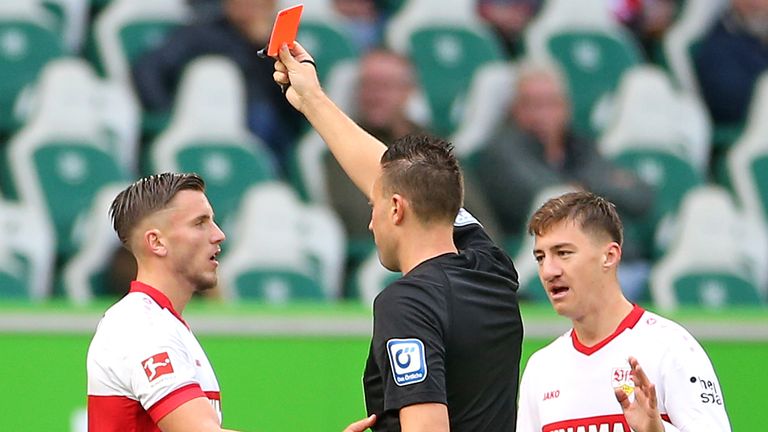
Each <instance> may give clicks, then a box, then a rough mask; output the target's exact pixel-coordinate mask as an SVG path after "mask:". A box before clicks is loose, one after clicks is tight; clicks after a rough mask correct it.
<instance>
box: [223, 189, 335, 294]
mask: <svg viewBox="0 0 768 432" xmlns="http://www.w3.org/2000/svg"><path fill="white" fill-rule="evenodd" d="M233 232H237V236H233V237H231V238H230V239H229V240H228V241H229V242H231V247H230V251H229V253H228V254H227V255H226V256H224V257H223V258H222V259H221V284H220V287H221V289H222V294H223V296H224V297H225V298H227V299H230V300H235V299H245V298H250V299H257V300H261V301H265V302H269V303H285V302H288V301H322V300H335V299H337V298H338V296H339V294H340V292H341V281H342V278H343V276H342V274H343V262H344V248H345V245H344V243H345V237H344V231H343V229H342V227H341V223H340V222H339V221H338V219H337V218H336V217H335V216H334V215H333V214H332V213H331V212H330V211H329V210H328V209H327V208H325V207H322V206H317V205H307V204H302V203H301V202H300V201H299V199H298V196H297V195H296V193H295V192H294V191H293V189H291V188H290V186H288V185H286V184H283V183H281V182H269V183H262V184H259V185H256V186H253V187H252V188H250V189H249V190H248V191H247V192H246V195H245V197H244V198H243V201H242V205H241V208H240V211H239V213H238V216H237V220H236V221H235V225H234V230H233Z"/></svg>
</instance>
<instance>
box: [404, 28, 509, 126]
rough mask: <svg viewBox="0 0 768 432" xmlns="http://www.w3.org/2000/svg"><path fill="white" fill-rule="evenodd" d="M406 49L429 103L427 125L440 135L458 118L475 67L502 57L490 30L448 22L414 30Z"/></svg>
mask: <svg viewBox="0 0 768 432" xmlns="http://www.w3.org/2000/svg"><path fill="white" fill-rule="evenodd" d="M409 52H410V57H411V59H412V61H413V63H414V66H415V68H416V72H417V75H418V77H419V82H420V83H421V86H422V88H423V90H424V93H425V95H426V98H427V102H428V104H429V107H430V111H431V118H432V122H431V129H432V130H433V131H434V132H435V133H437V134H439V135H444V136H446V135H450V134H451V133H453V132H454V131H455V129H456V126H457V124H458V123H459V122H460V119H461V115H462V113H463V109H462V107H463V103H464V100H465V98H466V92H467V89H468V87H469V83H470V82H471V78H472V77H473V76H474V73H475V71H476V70H477V68H478V67H479V66H481V65H483V64H486V63H490V62H494V61H499V60H501V59H502V55H501V47H500V46H499V44H498V42H497V41H496V39H494V37H493V36H492V35H491V34H490V33H486V32H481V31H478V30H476V29H472V28H469V27H466V28H461V27H457V26H451V25H429V26H426V25H425V26H423V27H420V28H418V29H416V30H414V32H413V33H412V34H411V44H410V50H409Z"/></svg>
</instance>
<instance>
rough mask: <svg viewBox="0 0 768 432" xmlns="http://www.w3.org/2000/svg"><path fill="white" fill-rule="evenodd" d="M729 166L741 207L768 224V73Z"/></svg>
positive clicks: (754, 98)
mask: <svg viewBox="0 0 768 432" xmlns="http://www.w3.org/2000/svg"><path fill="white" fill-rule="evenodd" d="M727 163H728V175H729V178H730V182H731V185H732V186H733V188H734V190H735V192H736V197H737V198H738V200H739V202H740V203H741V205H742V206H743V207H744V209H745V210H746V211H747V212H749V213H750V214H753V215H757V216H758V217H760V218H761V220H762V221H763V222H764V223H766V224H768V72H767V73H764V74H763V75H762V76H761V77H760V79H759V80H758V82H757V85H756V86H755V92H754V96H753V98H752V103H751V105H750V112H749V115H748V119H747V127H746V129H745V131H744V134H743V135H742V136H741V138H739V140H738V141H737V142H736V144H735V145H734V147H733V148H732V149H731V150H730V151H729V152H728V162H727Z"/></svg>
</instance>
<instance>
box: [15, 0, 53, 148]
mask: <svg viewBox="0 0 768 432" xmlns="http://www.w3.org/2000/svg"><path fill="white" fill-rule="evenodd" d="M62 54H63V48H62V43H61V39H60V38H59V36H58V34H57V33H56V30H55V21H54V18H53V17H52V16H51V15H50V13H48V12H47V11H46V10H45V9H44V8H42V7H41V6H40V5H39V4H37V3H36V2H32V1H10V2H9V1H2V2H0V133H1V134H7V133H9V132H11V131H13V130H15V129H17V128H18V127H19V126H20V123H21V122H20V121H19V119H18V118H17V116H16V114H15V112H14V108H15V107H16V103H17V98H18V97H19V96H20V94H21V93H22V90H24V88H25V87H26V86H28V85H29V84H32V83H34V82H35V80H36V79H37V77H38V74H39V73H40V71H41V70H42V69H43V67H44V66H45V65H46V64H47V63H48V62H49V61H51V60H52V59H54V58H57V57H60V56H61V55H62Z"/></svg>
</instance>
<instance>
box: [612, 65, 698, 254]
mask: <svg viewBox="0 0 768 432" xmlns="http://www.w3.org/2000/svg"><path fill="white" fill-rule="evenodd" d="M709 139H710V125H709V120H708V117H707V114H706V109H705V108H704V107H703V106H702V104H701V103H700V102H699V99H698V98H695V97H694V96H693V95H691V94H689V93H686V92H682V91H676V90H675V89H674V88H673V86H672V83H671V81H670V79H669V78H668V77H667V75H666V74H665V73H664V72H663V71H662V70H661V69H658V68H655V67H652V66H639V67H635V68H632V69H630V70H629V71H627V73H626V74H625V76H624V78H623V79H622V81H621V85H620V88H619V90H618V92H617V96H616V111H615V118H614V119H613V121H612V122H611V124H610V125H609V126H608V127H607V129H606V131H605V132H604V134H603V135H602V136H601V138H600V142H599V149H600V151H601V153H603V154H604V155H606V156H607V157H609V158H610V159H612V160H613V161H615V162H616V163H617V164H619V165H621V166H623V167H625V168H628V169H630V170H632V171H634V172H635V173H636V174H637V175H638V176H639V177H640V178H642V179H643V180H644V181H645V182H647V183H648V184H649V185H651V186H652V187H653V189H654V191H655V199H654V206H653V210H652V212H651V215H650V217H648V218H646V219H645V220H643V221H638V222H639V223H638V224H637V225H638V226H637V228H638V230H639V231H638V233H637V237H638V238H639V239H647V240H646V241H647V243H646V244H645V249H646V250H647V251H649V252H651V253H654V254H656V255H658V254H659V253H660V252H662V251H663V249H664V247H665V244H666V243H668V241H669V239H668V238H664V233H665V231H664V230H663V228H662V229H661V230H659V231H657V228H658V227H659V224H660V223H662V224H667V223H669V220H668V218H670V217H673V216H674V214H675V213H676V210H677V208H678V206H679V203H680V201H681V200H682V197H683V196H684V195H685V193H686V192H687V191H688V190H690V189H692V188H693V187H695V186H697V185H700V184H701V183H702V182H703V181H704V179H705V178H706V173H707V170H708V166H709V165H708V164H709V153H710V141H709ZM662 227H663V225H662ZM656 232H658V233H659V238H657V239H655V242H654V235H655V234H654V233H656Z"/></svg>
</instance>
